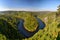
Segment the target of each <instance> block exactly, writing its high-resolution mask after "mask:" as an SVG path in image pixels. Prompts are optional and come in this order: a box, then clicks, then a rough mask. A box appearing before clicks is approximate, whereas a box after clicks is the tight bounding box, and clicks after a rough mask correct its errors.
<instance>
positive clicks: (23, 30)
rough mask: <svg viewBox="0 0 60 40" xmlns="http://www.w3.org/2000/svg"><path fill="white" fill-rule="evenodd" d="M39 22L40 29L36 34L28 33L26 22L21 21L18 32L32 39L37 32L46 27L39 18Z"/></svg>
mask: <svg viewBox="0 0 60 40" xmlns="http://www.w3.org/2000/svg"><path fill="white" fill-rule="evenodd" d="M36 19H37V21H38V25H39V26H38V28H37V30H36V31H34V32H28V31H27V30H25V29H24V20H22V19H20V21H19V23H18V31H19V32H20V33H21V34H22V35H23V36H24V37H31V36H33V35H34V34H35V33H36V32H38V31H39V30H40V29H43V28H44V27H45V23H44V22H43V21H42V20H40V19H39V18H37V17H36Z"/></svg>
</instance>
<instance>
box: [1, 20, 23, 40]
mask: <svg viewBox="0 0 60 40" xmlns="http://www.w3.org/2000/svg"><path fill="white" fill-rule="evenodd" d="M0 33H1V34H3V35H5V36H6V37H7V39H10V40H11V39H12V40H15V39H19V40H22V39H24V37H23V36H22V35H21V34H20V33H18V30H17V29H14V28H13V26H12V25H10V24H9V23H8V22H7V21H5V20H3V19H0Z"/></svg>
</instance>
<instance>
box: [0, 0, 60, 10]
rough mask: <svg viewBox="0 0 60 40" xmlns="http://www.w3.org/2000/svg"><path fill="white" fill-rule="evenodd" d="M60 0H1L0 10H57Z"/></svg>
mask: <svg viewBox="0 0 60 40" xmlns="http://www.w3.org/2000/svg"><path fill="white" fill-rule="evenodd" d="M58 5H60V0H0V11H4V10H27V11H56V10H57V7H58Z"/></svg>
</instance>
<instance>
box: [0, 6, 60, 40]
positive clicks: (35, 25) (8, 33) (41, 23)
mask: <svg viewBox="0 0 60 40" xmlns="http://www.w3.org/2000/svg"><path fill="white" fill-rule="evenodd" d="M59 39H60V6H59V7H58V10H57V12H51V11H38V12H30V11H2V12H0V40H59Z"/></svg>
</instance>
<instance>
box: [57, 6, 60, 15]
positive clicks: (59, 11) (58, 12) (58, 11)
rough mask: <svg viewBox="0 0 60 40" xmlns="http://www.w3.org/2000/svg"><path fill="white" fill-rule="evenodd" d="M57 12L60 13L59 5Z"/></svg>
mask: <svg viewBox="0 0 60 40" xmlns="http://www.w3.org/2000/svg"><path fill="white" fill-rule="evenodd" d="M57 14H58V15H60V5H59V6H58V9H57Z"/></svg>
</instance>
